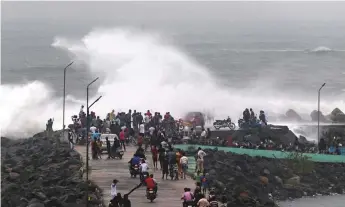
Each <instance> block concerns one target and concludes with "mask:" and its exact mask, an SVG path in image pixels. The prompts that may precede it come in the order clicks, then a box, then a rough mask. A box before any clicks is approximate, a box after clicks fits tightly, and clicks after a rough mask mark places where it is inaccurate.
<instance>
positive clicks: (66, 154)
mask: <svg viewBox="0 0 345 207" xmlns="http://www.w3.org/2000/svg"><path fill="white" fill-rule="evenodd" d="M55 136H58V134H55ZM1 157H2V159H1V204H2V205H3V206H8V207H11V206H16V207H20V206H23V207H44V206H46V207H53V206H56V207H64V206H80V207H82V206H85V203H86V199H85V198H86V197H85V191H86V187H87V184H86V182H85V181H84V180H83V178H82V176H83V175H82V174H83V170H82V169H83V167H82V166H83V165H82V161H81V159H80V156H79V154H78V153H76V152H75V151H72V150H71V149H70V148H69V145H68V144H67V143H60V147H59V148H58V149H57V148H56V143H55V139H48V138H46V137H44V133H41V134H37V135H35V136H34V138H29V139H22V140H10V139H7V138H4V137H1ZM89 196H90V198H91V199H90V201H89V203H90V206H100V205H102V198H101V192H100V191H99V189H98V187H97V186H96V185H94V184H92V183H90V184H89Z"/></svg>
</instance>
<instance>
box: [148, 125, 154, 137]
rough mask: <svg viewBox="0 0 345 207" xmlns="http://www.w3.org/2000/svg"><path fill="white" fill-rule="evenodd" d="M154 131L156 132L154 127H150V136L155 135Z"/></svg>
mask: <svg viewBox="0 0 345 207" xmlns="http://www.w3.org/2000/svg"><path fill="white" fill-rule="evenodd" d="M154 130H155V128H154V127H150V128H149V131H150V134H151V135H153V131H154Z"/></svg>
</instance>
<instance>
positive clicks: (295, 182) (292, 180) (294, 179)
mask: <svg viewBox="0 0 345 207" xmlns="http://www.w3.org/2000/svg"><path fill="white" fill-rule="evenodd" d="M300 183H301V178H300V177H299V176H294V177H292V178H289V179H288V180H287V181H286V184H288V185H299V184H300Z"/></svg>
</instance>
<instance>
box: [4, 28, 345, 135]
mask: <svg viewBox="0 0 345 207" xmlns="http://www.w3.org/2000/svg"><path fill="white" fill-rule="evenodd" d="M52 46H53V47H55V48H59V49H61V50H63V51H65V52H66V53H69V54H72V55H73V60H77V61H78V62H79V61H80V62H83V63H84V64H87V66H88V67H78V68H75V69H76V70H88V72H89V73H91V74H93V75H95V77H97V76H99V77H102V78H100V80H99V82H100V87H99V88H98V94H96V97H90V100H94V99H95V98H97V97H98V96H99V95H102V96H103V97H102V99H101V100H100V101H99V102H97V104H95V105H94V106H93V108H92V110H93V111H95V112H97V114H98V115H100V116H102V117H104V116H105V115H106V113H109V111H111V110H112V109H115V110H116V111H128V109H133V110H134V109H136V110H138V111H146V110H148V109H149V110H152V111H160V112H167V111H169V112H171V113H172V114H173V115H174V116H175V117H176V118H178V117H181V116H183V115H184V113H186V112H189V111H202V112H208V113H212V114H211V115H212V116H213V117H216V118H217V117H219V118H222V117H226V116H231V117H232V118H233V119H234V120H236V119H237V118H239V117H240V116H241V113H242V111H243V108H245V107H252V108H253V109H254V110H255V111H258V110H261V109H263V110H265V111H267V114H270V113H271V112H272V113H282V112H283V113H284V112H285V111H286V110H287V109H289V108H292V109H296V111H298V112H300V111H302V112H307V113H310V111H312V110H313V109H315V103H314V102H308V101H300V100H299V99H297V98H296V99H294V100H292V98H291V97H287V96H285V95H284V94H283V93H281V92H277V91H275V89H274V84H273V83H272V79H271V81H265V80H262V79H260V80H257V81H252V82H250V83H248V84H247V86H248V87H247V88H248V89H247V88H243V89H238V88H226V87H224V86H221V85H219V83H220V82H221V80H220V79H218V78H217V77H214V76H213V75H212V73H211V71H210V70H209V69H208V68H207V67H205V66H203V65H201V64H199V63H198V62H197V61H196V60H194V59H192V58H191V57H189V56H188V55H186V53H184V52H182V51H181V50H180V49H179V48H176V47H175V46H174V45H171V44H168V43H167V42H164V41H163V40H162V38H157V36H156V35H152V34H151V33H147V32H142V31H134V30H131V29H126V28H125V29H123V28H115V29H102V30H93V31H92V32H90V33H89V34H87V35H85V36H84V37H83V38H82V39H80V40H72V39H69V38H68V37H57V38H56V39H55V40H54V42H53V44H52ZM0 89H1V101H0V113H1V114H2V118H1V123H0V124H1V126H2V135H3V136H14V137H24V136H30V135H33V134H34V133H36V132H39V131H41V130H43V129H44V128H45V123H46V121H47V120H48V119H49V118H52V117H54V119H55V122H54V126H53V127H54V129H61V128H62V98H54V97H53V92H54V91H53V90H52V89H51V88H49V87H47V86H46V85H45V84H44V83H42V82H39V81H35V82H31V83H27V84H25V85H1V86H0ZM82 103H83V101H82V100H78V99H75V98H74V97H72V96H69V95H68V96H67V102H66V119H65V120H66V124H67V123H70V121H71V120H70V117H71V116H72V115H74V114H76V113H78V112H79V107H80V105H81V104H82ZM321 106H322V108H321V110H322V111H323V112H325V113H329V112H330V111H331V110H332V109H334V108H335V107H339V108H341V109H342V110H344V109H345V102H344V100H343V99H337V97H335V98H334V99H333V100H330V101H322V104H321Z"/></svg>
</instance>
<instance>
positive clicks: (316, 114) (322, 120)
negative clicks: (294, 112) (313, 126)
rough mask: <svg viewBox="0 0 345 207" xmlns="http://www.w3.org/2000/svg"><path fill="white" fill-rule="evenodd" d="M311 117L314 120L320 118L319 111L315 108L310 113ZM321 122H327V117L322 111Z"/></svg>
mask: <svg viewBox="0 0 345 207" xmlns="http://www.w3.org/2000/svg"><path fill="white" fill-rule="evenodd" d="M310 117H311V120H312V121H315V122H316V121H317V118H318V112H317V110H314V111H312V112H311V113H310ZM320 122H327V119H326V117H325V116H324V115H323V114H322V112H321V111H320Z"/></svg>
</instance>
